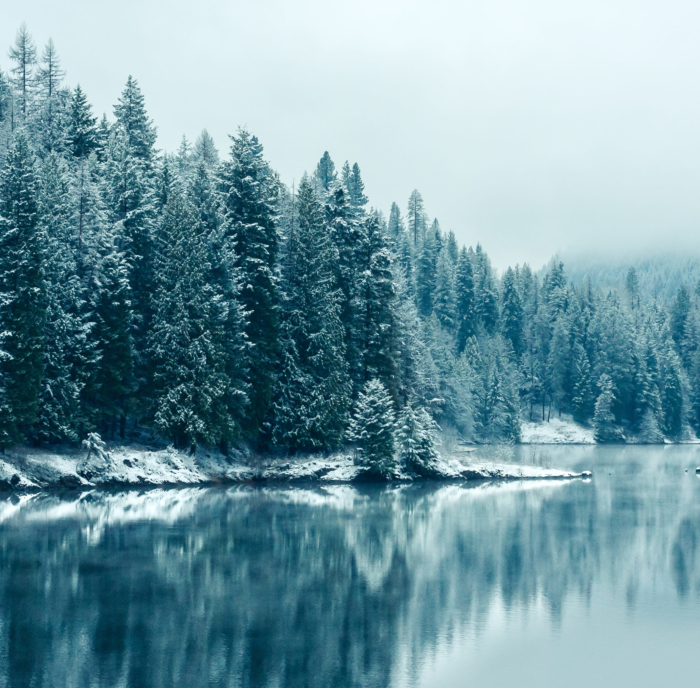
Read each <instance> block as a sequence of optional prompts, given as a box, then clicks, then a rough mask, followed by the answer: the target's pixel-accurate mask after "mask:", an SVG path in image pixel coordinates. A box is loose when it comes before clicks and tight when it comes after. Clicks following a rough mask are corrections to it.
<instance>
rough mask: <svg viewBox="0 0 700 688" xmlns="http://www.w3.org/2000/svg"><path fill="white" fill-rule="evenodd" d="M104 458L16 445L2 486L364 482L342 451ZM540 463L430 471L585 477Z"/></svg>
mask: <svg viewBox="0 0 700 688" xmlns="http://www.w3.org/2000/svg"><path fill="white" fill-rule="evenodd" d="M107 449H108V454H107V457H106V458H104V457H103V458H100V457H97V456H95V455H93V456H92V457H91V458H90V459H87V458H86V452H85V451H84V450H82V451H80V450H77V449H72V450H71V449H67V448H64V449H61V450H60V451H52V450H48V449H32V448H25V447H22V448H17V449H16V450H14V451H7V452H6V453H5V454H4V455H2V459H0V489H6V490H14V491H26V490H37V489H42V488H47V487H63V488H69V489H80V488H89V487H95V486H103V487H110V486H122V487H128V486H142V487H146V486H153V487H155V486H159V485H181V486H186V485H203V484H212V483H260V482H285V483H293V482H318V483H321V484H333V483H349V482H355V481H363V480H367V479H369V478H370V476H368V475H367V472H366V469H365V468H364V467H362V466H358V465H356V464H355V463H354V460H353V457H352V455H351V454H350V453H348V452H337V453H334V454H330V455H328V456H318V455H315V456H309V457H295V458H294V459H293V460H292V459H289V458H283V459H271V458H266V457H260V456H255V455H253V454H245V453H240V452H239V453H236V454H235V455H234V456H232V457H225V456H223V455H222V454H220V453H219V452H218V451H214V450H197V452H196V454H194V455H190V454H189V452H181V451H178V450H176V449H173V448H172V447H165V446H162V445H161V446H146V445H137V444H133V445H126V446H119V445H111V446H108V447H107ZM589 476H590V474H588V473H573V472H571V471H561V470H557V469H552V468H542V467H538V466H519V465H514V464H510V463H503V462H500V461H498V460H495V461H488V460H484V459H483V458H481V459H477V457H476V455H475V454H473V453H471V452H470V451H467V450H462V451H459V452H454V453H452V452H450V454H449V457H448V458H445V459H441V460H440V461H439V462H438V463H437V465H436V466H435V470H434V472H433V475H432V476H431V477H432V478H434V479H437V480H461V481H463V480H531V479H570V478H585V477H589ZM394 479H395V480H399V481H410V480H414V479H416V478H415V476H411V475H407V474H405V473H402V472H397V474H396V475H395V476H394Z"/></svg>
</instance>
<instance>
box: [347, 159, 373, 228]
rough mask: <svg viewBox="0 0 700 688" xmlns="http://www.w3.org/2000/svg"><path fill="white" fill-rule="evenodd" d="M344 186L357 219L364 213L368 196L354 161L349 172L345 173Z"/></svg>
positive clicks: (358, 168) (358, 167)
mask: <svg viewBox="0 0 700 688" xmlns="http://www.w3.org/2000/svg"><path fill="white" fill-rule="evenodd" d="M345 185H346V187H347V189H348V195H349V197H350V205H351V206H352V208H353V209H354V210H355V214H356V216H357V217H358V218H359V219H362V217H363V216H364V213H365V206H366V205H367V202H368V198H367V196H365V184H364V182H363V181H362V174H361V173H360V166H359V165H358V164H357V163H354V164H353V166H352V170H350V174H349V175H347V181H346V184H345Z"/></svg>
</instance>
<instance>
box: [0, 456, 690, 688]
mask: <svg viewBox="0 0 700 688" xmlns="http://www.w3.org/2000/svg"><path fill="white" fill-rule="evenodd" d="M654 451H657V452H658V451H659V450H654ZM642 458H643V457H642ZM640 465H642V466H643V464H642V463H640V462H639V461H636V460H629V456H628V460H627V461H626V463H625V464H624V466H625V467H626V468H625V470H619V471H618V472H617V473H616V474H615V475H613V476H610V477H607V476H605V474H604V473H605V472H604V471H602V473H603V474H602V475H601V477H600V478H599V477H598V476H597V475H596V478H595V479H594V480H593V481H591V482H583V481H575V482H571V483H566V482H562V483H551V482H550V483H546V482H531V483H510V484H506V485H478V486H476V487H466V486H458V485H442V486H440V485H422V486H420V485H417V486H410V487H399V488H396V487H394V488H381V487H366V488H353V487H348V486H334V487H327V488H325V489H324V488H301V487H299V488H279V489H275V488H249V487H236V488H230V489H225V488H209V489H172V490H151V491H144V492H136V491H127V492H114V493H109V492H97V491H95V492H90V493H84V494H81V495H76V494H61V495H56V494H49V495H34V496H21V497H17V496H13V497H6V498H4V499H3V501H1V502H0V519H1V530H0V557H1V558H2V559H1V566H0V595H1V596H2V597H1V600H2V607H1V610H0V685H7V686H12V687H19V686H22V687H23V688H24V687H26V686H125V685H126V686H133V687H137V686H149V687H151V686H175V685H176V686H203V685H214V686H219V685H220V686H251V687H257V686H319V687H320V686H324V687H327V686H389V685H391V684H392V682H393V681H395V679H396V670H397V663H398V662H399V659H400V661H401V663H402V666H403V667H404V671H405V672H406V671H407V673H408V674H409V675H410V674H413V673H415V672H417V671H418V670H419V668H420V666H421V664H422V663H423V662H424V661H425V658H426V657H429V656H431V655H433V654H434V652H435V650H436V647H437V645H438V643H439V642H441V639H442V640H444V639H447V640H449V639H451V638H454V637H456V636H457V635H459V634H460V633H462V632H463V631H464V629H465V628H475V629H478V628H479V627H480V625H481V624H483V622H484V620H485V619H486V618H487V616H488V614H489V610H490V609H491V608H492V606H493V605H494V604H495V602H496V601H498V604H502V605H503V606H504V607H505V608H506V609H508V608H511V607H513V606H518V607H520V608H524V609H526V610H527V608H528V607H530V606H532V605H534V604H535V602H536V601H537V600H546V603H547V605H548V607H549V610H550V615H551V618H552V623H553V624H555V625H556V624H558V623H560V621H561V617H562V614H565V611H566V601H567V598H568V597H569V596H571V595H575V596H577V597H578V598H579V599H583V600H584V601H586V600H588V601H590V598H591V595H592V590H593V588H594V585H598V584H601V585H606V586H609V587H611V588H612V589H613V590H614V591H617V592H618V593H619V594H620V596H622V597H624V598H625V600H626V604H628V605H632V606H633V605H634V604H635V599H636V596H637V595H638V591H639V589H640V587H643V586H644V585H645V581H649V580H654V581H656V582H655V585H661V584H663V581H666V582H667V584H668V586H669V587H672V588H673V589H674V590H675V595H676V597H677V598H678V599H679V600H684V599H694V600H697V598H698V596H699V595H700V517H699V513H700V512H699V504H700V500H699V499H698V495H699V494H700V490H699V489H698V486H699V485H700V481H699V480H695V481H694V482H692V481H688V480H686V481H682V485H683V487H682V489H679V488H678V485H680V484H681V482H679V481H678V480H677V479H676V478H675V477H674V476H675V473H672V468H671V467H669V465H667V464H665V463H663V462H661V463H659V462H658V461H657V463H656V464H654V465H653V468H652V467H647V468H644V467H642V469H640ZM672 465H675V464H673V463H672V464H671V466H672ZM693 478H694V476H693ZM659 581H662V583H659Z"/></svg>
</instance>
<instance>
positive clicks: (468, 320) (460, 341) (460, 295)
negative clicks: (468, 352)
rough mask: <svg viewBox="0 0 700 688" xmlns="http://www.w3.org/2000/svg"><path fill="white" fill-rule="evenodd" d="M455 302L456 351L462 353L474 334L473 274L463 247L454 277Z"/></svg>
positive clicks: (469, 259) (468, 257)
mask: <svg viewBox="0 0 700 688" xmlns="http://www.w3.org/2000/svg"><path fill="white" fill-rule="evenodd" d="M455 290H456V300H457V351H458V352H460V353H461V352H462V351H464V347H465V345H466V343H467V339H469V337H471V336H472V335H475V334H476V308H475V296H474V272H473V269H472V261H471V256H470V254H469V253H468V252H467V249H466V248H465V247H462V250H461V251H460V252H459V259H458V261H457V270H456V276H455Z"/></svg>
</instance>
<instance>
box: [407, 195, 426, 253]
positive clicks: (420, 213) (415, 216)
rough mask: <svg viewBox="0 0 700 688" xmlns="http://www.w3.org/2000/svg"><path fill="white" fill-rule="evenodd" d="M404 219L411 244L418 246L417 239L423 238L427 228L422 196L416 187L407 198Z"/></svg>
mask: <svg viewBox="0 0 700 688" xmlns="http://www.w3.org/2000/svg"><path fill="white" fill-rule="evenodd" d="M406 221H407V223H408V234H409V236H410V237H411V239H412V240H413V246H414V247H415V246H418V241H419V240H421V241H422V240H423V236H424V235H425V232H426V230H427V219H426V214H425V208H424V206H423V196H421V195H420V192H419V191H418V189H414V190H413V191H412V192H411V196H410V197H409V199H408V211H407V213H406Z"/></svg>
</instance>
